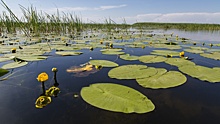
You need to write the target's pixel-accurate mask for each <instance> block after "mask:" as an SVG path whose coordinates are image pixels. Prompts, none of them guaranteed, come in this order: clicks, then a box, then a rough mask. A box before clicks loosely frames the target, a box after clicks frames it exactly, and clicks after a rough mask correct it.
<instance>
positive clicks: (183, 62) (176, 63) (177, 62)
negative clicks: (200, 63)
mask: <svg viewBox="0 0 220 124" xmlns="http://www.w3.org/2000/svg"><path fill="white" fill-rule="evenodd" d="M165 63H167V64H170V65H174V66H177V67H181V66H185V65H195V63H193V62H191V61H189V60H185V59H183V58H168V59H167V60H166V61H165Z"/></svg>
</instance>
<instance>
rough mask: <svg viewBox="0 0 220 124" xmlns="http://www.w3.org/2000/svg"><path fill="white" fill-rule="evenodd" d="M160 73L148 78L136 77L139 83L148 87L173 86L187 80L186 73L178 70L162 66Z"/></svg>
mask: <svg viewBox="0 0 220 124" xmlns="http://www.w3.org/2000/svg"><path fill="white" fill-rule="evenodd" d="M157 71H158V73H157V74H156V75H153V76H151V77H148V78H141V79H136V81H137V82H138V84H140V85H141V86H143V87H146V88H152V89H158V88H171V87H176V86H179V85H182V84H184V83H185V82H186V80H187V78H186V77H185V75H183V74H182V73H180V72H178V71H169V72H167V70H166V69H163V68H160V69H157Z"/></svg>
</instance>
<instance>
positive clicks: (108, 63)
mask: <svg viewBox="0 0 220 124" xmlns="http://www.w3.org/2000/svg"><path fill="white" fill-rule="evenodd" d="M89 63H90V64H92V65H94V66H96V65H99V66H102V67H116V66H118V64H117V63H115V62H112V61H108V60H90V61H89Z"/></svg>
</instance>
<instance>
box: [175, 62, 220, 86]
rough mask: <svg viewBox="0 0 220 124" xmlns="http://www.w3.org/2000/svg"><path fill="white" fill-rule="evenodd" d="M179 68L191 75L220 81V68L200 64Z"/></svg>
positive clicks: (201, 78)
mask: <svg viewBox="0 0 220 124" xmlns="http://www.w3.org/2000/svg"><path fill="white" fill-rule="evenodd" d="M179 70H180V71H181V72H183V73H185V74H188V75H190V76H191V77H195V78H198V79H200V80H202V81H208V82H212V83H214V82H220V76H219V75H220V68H219V67H215V68H208V67H205V66H199V65H186V66H181V67H179Z"/></svg>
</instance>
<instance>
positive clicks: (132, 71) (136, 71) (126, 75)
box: [108, 65, 157, 79]
mask: <svg viewBox="0 0 220 124" xmlns="http://www.w3.org/2000/svg"><path fill="white" fill-rule="evenodd" d="M156 73H157V70H156V69H155V68H153V67H149V68H148V67H147V66H145V65H123V66H119V67H116V68H113V69H111V70H110V71H109V72H108V76H109V77H110V78H116V79H137V78H145V77H150V76H153V75H155V74H156Z"/></svg>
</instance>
